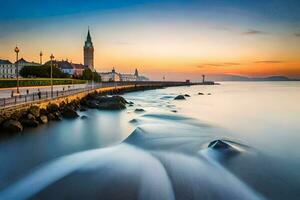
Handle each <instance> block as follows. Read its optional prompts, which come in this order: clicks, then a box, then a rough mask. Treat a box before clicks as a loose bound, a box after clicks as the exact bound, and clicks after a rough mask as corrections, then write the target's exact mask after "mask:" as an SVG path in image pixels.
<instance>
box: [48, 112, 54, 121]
mask: <svg viewBox="0 0 300 200" xmlns="http://www.w3.org/2000/svg"><path fill="white" fill-rule="evenodd" d="M47 117H48V119H49V120H55V115H54V114H53V113H49V114H48V115H47Z"/></svg>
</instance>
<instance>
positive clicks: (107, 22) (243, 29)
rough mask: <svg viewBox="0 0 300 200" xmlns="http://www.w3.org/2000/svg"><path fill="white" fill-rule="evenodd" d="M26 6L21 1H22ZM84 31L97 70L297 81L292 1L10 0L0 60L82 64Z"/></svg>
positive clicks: (299, 61)
mask: <svg viewBox="0 0 300 200" xmlns="http://www.w3.org/2000/svg"><path fill="white" fill-rule="evenodd" d="M25 2H26V3H25ZM88 27H90V31H91V35H92V40H93V43H94V47H95V66H96V69H97V70H98V71H107V70H110V69H111V68H112V67H113V66H114V67H115V68H116V70H117V71H119V72H126V73H131V72H132V73H133V72H134V69H135V68H138V69H139V71H140V72H141V73H142V74H145V75H147V76H149V77H150V78H152V79H156V80H159V79H161V78H162V77H163V76H166V78H167V80H183V79H192V80H196V79H200V78H201V74H219V75H224V74H234V75H245V76H269V75H286V76H289V77H300V1H299V0H227V1H226V0H182V1H176V0H175V1H174V0H173V1H170V0H164V1H158V0H140V1H138V0H134V1H125V0H118V1H117V0H101V1H100V0H89V1H82V0H64V1H58V0H52V1H50V0H43V1H40V0H27V1H21V0H10V1H6V2H5V3H1V12H0V59H9V60H11V61H13V60H14V59H15V54H14V51H13V49H14V47H15V46H16V45H18V47H19V48H20V49H21V51H20V57H24V58H25V59H26V60H29V61H35V62H38V61H39V52H40V51H41V50H42V51H43V52H44V55H45V56H44V61H45V60H46V59H47V60H48V58H49V55H50V53H53V54H54V56H55V57H56V59H67V58H68V59H69V60H72V61H73V62H77V63H82V62H83V45H84V40H85V37H86V34H87V29H88Z"/></svg>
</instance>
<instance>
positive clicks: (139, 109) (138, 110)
mask: <svg viewBox="0 0 300 200" xmlns="http://www.w3.org/2000/svg"><path fill="white" fill-rule="evenodd" d="M134 111H135V112H145V110H144V109H143V108H137V109H135V110H134Z"/></svg>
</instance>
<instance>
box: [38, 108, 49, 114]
mask: <svg viewBox="0 0 300 200" xmlns="http://www.w3.org/2000/svg"><path fill="white" fill-rule="evenodd" d="M48 113H49V112H48V111H47V110H46V109H44V108H41V109H40V115H48Z"/></svg>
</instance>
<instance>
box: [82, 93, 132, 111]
mask: <svg viewBox="0 0 300 200" xmlns="http://www.w3.org/2000/svg"><path fill="white" fill-rule="evenodd" d="M127 103H128V102H127V101H126V100H125V99H124V98H123V97H121V96H112V97H108V96H103V95H101V94H98V93H93V94H90V95H88V96H87V98H86V99H85V100H84V101H83V102H82V104H84V105H85V106H87V107H88V108H97V109H100V110H122V109H125V108H126V106H125V104H127Z"/></svg>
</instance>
